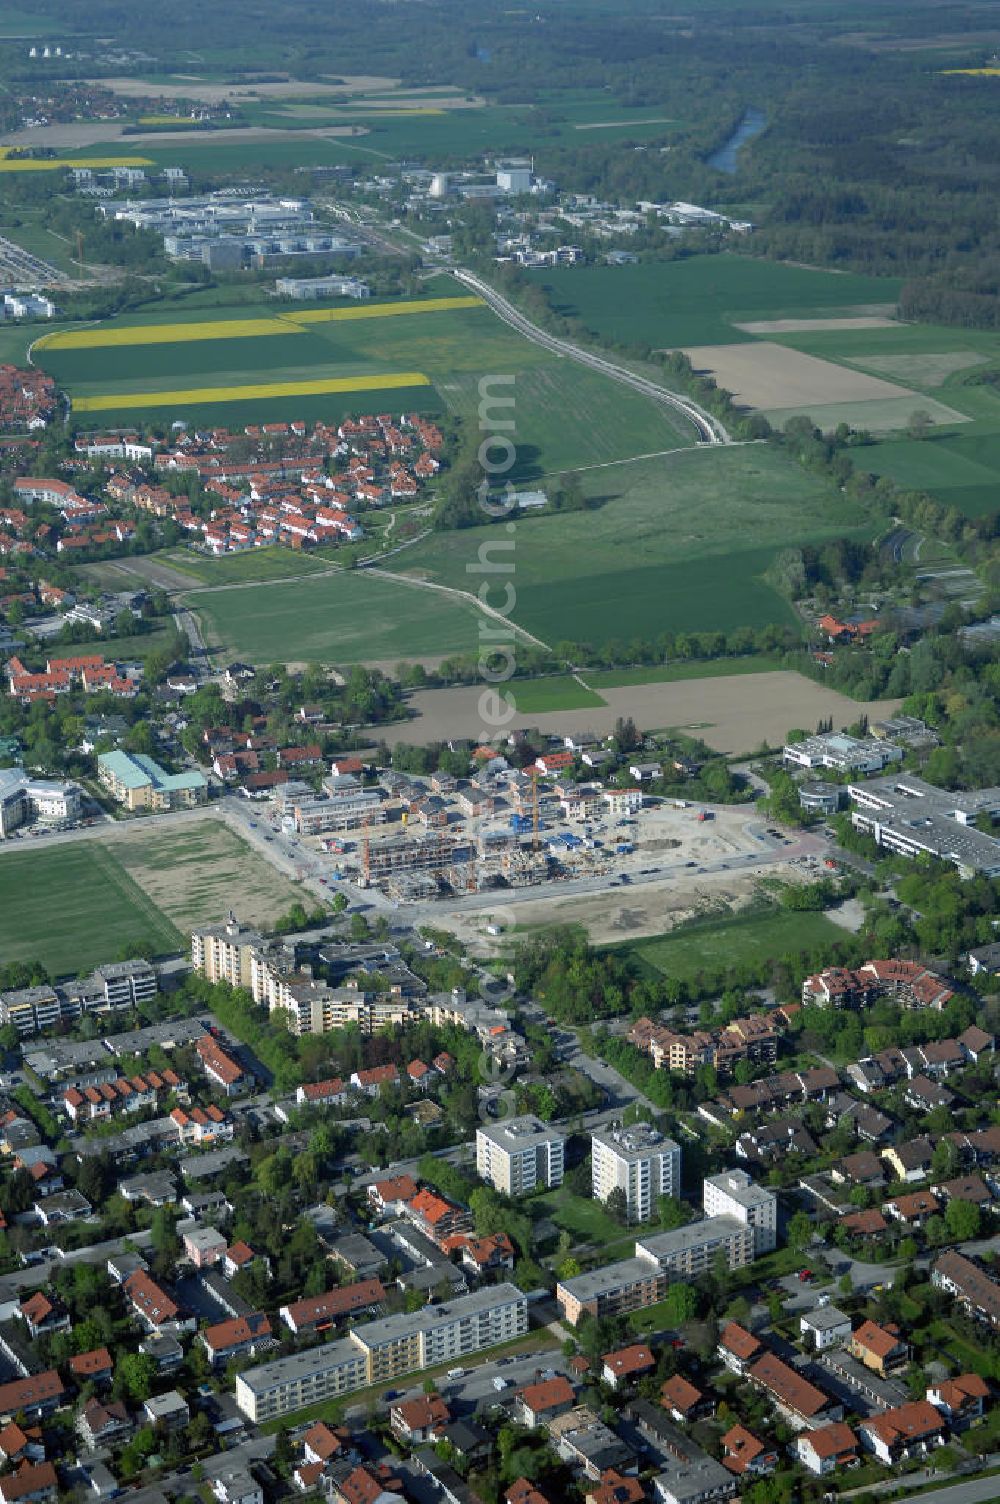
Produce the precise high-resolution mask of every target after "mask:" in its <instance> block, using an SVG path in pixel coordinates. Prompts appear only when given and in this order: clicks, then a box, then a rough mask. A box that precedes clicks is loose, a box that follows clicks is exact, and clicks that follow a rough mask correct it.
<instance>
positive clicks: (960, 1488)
mask: <svg viewBox="0 0 1000 1504" xmlns="http://www.w3.org/2000/svg"><path fill="white" fill-rule="evenodd" d="M998 1464H1000V1453H994V1454H993V1455H992V1456H991V1457H988V1458H985V1459H984V1460H983V1462H981V1463H979V1464H977V1468H978V1469H979V1470H981V1469H984V1468H987V1467H996V1466H997V1465H998ZM932 1477H933V1474H932V1473H928V1472H922V1473H911V1474H910V1475H909V1476H908V1477H907V1478H905V1479H900V1478H889V1479H887V1480H886V1482H885V1483H875V1484H870V1485H869V1486H868V1487H867V1488H856V1489H851V1491H850V1492H849V1493H845V1494H841V1495H840V1498H841V1499H850V1498H853V1497H854V1495H855V1494H859V1493H863V1494H872V1493H882V1492H885V1491H887V1490H889V1489H891V1490H893V1491H895V1490H896V1489H897V1488H899V1487H900V1486H901V1485H902V1486H903V1487H904V1488H921V1487H923V1485H924V1484H925V1483H927V1482H929V1481H930V1479H931V1478H932ZM996 1499H1000V1478H998V1477H992V1478H983V1477H975V1478H964V1479H963V1480H962V1481H961V1482H960V1483H949V1484H947V1485H946V1486H945V1487H944V1488H935V1489H933V1490H932V1492H931V1493H929V1494H921V1495H920V1504H993V1501H994V1500H996Z"/></svg>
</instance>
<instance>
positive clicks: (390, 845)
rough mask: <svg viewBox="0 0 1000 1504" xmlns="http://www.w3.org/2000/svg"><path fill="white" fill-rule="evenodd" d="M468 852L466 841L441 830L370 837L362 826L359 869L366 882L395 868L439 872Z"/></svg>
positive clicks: (385, 875) (383, 875) (379, 878)
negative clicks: (385, 839) (374, 839)
mask: <svg viewBox="0 0 1000 1504" xmlns="http://www.w3.org/2000/svg"><path fill="white" fill-rule="evenodd" d="M469 855H470V850H469V843H468V841H467V840H465V839H463V838H459V837H458V836H452V835H449V834H448V832H447V831H445V830H435V831H429V832H428V833H427V835H418V836H410V835H407V836H393V837H390V839H389V840H387V841H372V840H371V838H370V837H369V834H368V830H367V828H366V829H365V835H364V842H363V845H362V851H361V872H362V876H363V878H364V881H365V882H366V883H377V882H382V881H384V880H385V879H386V878H387V877H390V876H391V875H392V874H394V873H398V872H441V871H443V870H444V869H445V868H447V867H450V866H452V865H453V864H454V863H455V862H458V861H464V860H466V859H467V858H468V856H469Z"/></svg>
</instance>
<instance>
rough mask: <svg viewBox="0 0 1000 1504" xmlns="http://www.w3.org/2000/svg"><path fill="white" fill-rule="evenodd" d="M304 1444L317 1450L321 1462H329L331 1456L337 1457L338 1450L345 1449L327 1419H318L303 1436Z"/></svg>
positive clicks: (313, 1450) (312, 1450)
mask: <svg viewBox="0 0 1000 1504" xmlns="http://www.w3.org/2000/svg"><path fill="white" fill-rule="evenodd" d="M302 1445H303V1446H304V1447H308V1448H309V1450H310V1451H311V1452H315V1453H316V1456H317V1457H318V1458H319V1459H320V1461H321V1462H329V1460H330V1458H331V1457H336V1455H337V1453H338V1452H341V1451H343V1448H344V1443H343V1441H342V1440H341V1439H340V1437H339V1436H338V1435H337V1433H336V1431H334V1430H333V1429H332V1428H331V1427H330V1426H328V1425H327V1424H326V1422H325V1421H322V1420H318V1421H317V1422H316V1424H315V1425H314V1426H310V1427H309V1430H308V1431H307V1432H306V1433H305V1435H304V1436H303V1438H302Z"/></svg>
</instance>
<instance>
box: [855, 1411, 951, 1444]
mask: <svg viewBox="0 0 1000 1504" xmlns="http://www.w3.org/2000/svg"><path fill="white" fill-rule="evenodd" d="M861 1427H862V1429H863V1430H865V1431H868V1432H870V1433H871V1434H872V1435H874V1436H877V1437H878V1438H879V1440H880V1441H882V1442H883V1443H884V1444H885V1445H886V1446H887V1447H893V1446H896V1445H898V1444H899V1443H900V1442H903V1443H905V1442H908V1441H918V1440H919V1439H920V1438H921V1437H922V1436H933V1435H935V1434H937V1433H938V1432H940V1431H943V1430H944V1428H945V1422H944V1418H943V1416H942V1414H941V1412H940V1410H936V1409H935V1408H934V1406H933V1405H932V1404H931V1402H930V1400H909V1401H908V1402H907V1403H906V1404H905V1405H897V1406H896V1407H895V1408H894V1409H892V1410H883V1411H882V1413H881V1414H880V1415H870V1416H869V1417H868V1419H867V1420H864V1421H862V1422H861Z"/></svg>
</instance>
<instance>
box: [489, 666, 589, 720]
mask: <svg viewBox="0 0 1000 1504" xmlns="http://www.w3.org/2000/svg"><path fill="white" fill-rule="evenodd" d="M506 691H507V694H508V695H509V697H510V698H511V699H512V700H513V701H514V703H515V705H516V706H517V708H518V710H519V711H526V712H528V713H529V714H530V713H531V712H533V711H538V712H539V713H540V714H544V713H547V712H549V711H553V710H588V709H590V708H591V707H592V706H595V705H603V704H604V703H605V702H604V701H603V700H602V699H601V697H600V695H599V694H595V693H594V691H593V690H588V689H585V688H584V687H583V685H582V684H581V683H580V681H579V679H574V678H573V677H572V675H571V674H554V675H553V676H552V677H551V678H548V679H512V680H511V681H510V683H509V684H508V685H507V686H506Z"/></svg>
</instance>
